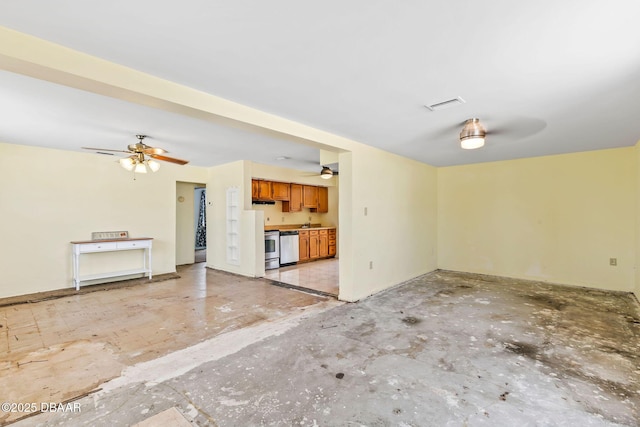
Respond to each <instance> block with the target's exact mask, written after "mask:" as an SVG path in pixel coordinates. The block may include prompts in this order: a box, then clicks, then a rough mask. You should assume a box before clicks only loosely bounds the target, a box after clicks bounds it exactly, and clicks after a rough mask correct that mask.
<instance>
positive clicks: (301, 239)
mask: <svg viewBox="0 0 640 427" xmlns="http://www.w3.org/2000/svg"><path fill="white" fill-rule="evenodd" d="M298 248H299V254H298V255H299V258H300V261H307V260H308V259H309V231H308V230H301V231H300V232H299V233H298Z"/></svg>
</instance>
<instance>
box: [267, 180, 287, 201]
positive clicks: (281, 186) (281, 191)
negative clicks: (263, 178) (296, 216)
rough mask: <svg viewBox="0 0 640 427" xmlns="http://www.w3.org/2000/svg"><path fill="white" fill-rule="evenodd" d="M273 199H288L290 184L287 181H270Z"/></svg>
mask: <svg viewBox="0 0 640 427" xmlns="http://www.w3.org/2000/svg"><path fill="white" fill-rule="evenodd" d="M271 188H272V191H273V200H281V201H283V202H285V201H289V197H290V196H289V193H290V188H291V184H289V183H288V182H272V183H271Z"/></svg>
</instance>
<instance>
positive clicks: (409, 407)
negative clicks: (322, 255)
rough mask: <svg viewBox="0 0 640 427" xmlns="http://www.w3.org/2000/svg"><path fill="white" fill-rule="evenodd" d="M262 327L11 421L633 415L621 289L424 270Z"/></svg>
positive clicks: (635, 326) (632, 312) (629, 421)
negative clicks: (261, 331) (367, 294)
mask: <svg viewBox="0 0 640 427" xmlns="http://www.w3.org/2000/svg"><path fill="white" fill-rule="evenodd" d="M290 292H295V291H290ZM285 323H287V322H285ZM238 334H240V335H238ZM241 334H242V330H239V331H234V332H230V333H229V334H226V335H223V336H220V337H217V338H214V339H213V340H214V341H215V340H226V341H228V342H231V341H234V340H236V339H246V338H247V336H246V334H245V335H244V336H242V335H241ZM266 335H268V336H266ZM266 335H263V336H260V337H254V338H256V339H255V340H254V343H253V344H251V345H248V346H245V347H244V348H242V349H240V350H239V351H237V352H235V353H229V354H226V355H221V354H216V351H215V348H216V346H215V342H214V343H213V344H214V345H212V346H211V347H210V348H209V349H208V350H206V349H205V350H204V356H202V355H201V356H200V357H202V358H201V359H199V360H198V364H197V366H193V363H192V362H193V358H192V357H191V353H190V352H189V351H187V352H185V353H183V354H179V355H178V357H173V358H172V355H167V356H165V357H162V358H159V359H156V360H153V361H149V362H146V365H144V364H143V366H140V369H138V370H134V371H131V372H127V371H125V373H124V375H123V376H122V377H121V378H118V379H116V380H113V382H112V383H108V384H107V386H109V384H112V386H111V387H107V388H106V389H105V390H104V391H102V392H100V393H98V394H95V395H92V396H89V397H86V398H83V399H81V400H79V401H78V403H80V405H81V412H79V413H69V412H68V413H57V414H41V415H38V416H36V417H33V418H30V419H27V420H24V421H22V422H19V423H18V425H21V426H22V425H45V424H52V425H53V424H55V425H58V424H61V425H91V426H118V425H131V424H134V423H136V422H140V421H142V420H144V419H146V418H148V417H151V416H153V415H155V414H158V413H161V412H163V411H166V410H168V409H171V408H174V407H175V408H176V409H177V410H178V411H179V412H180V413H181V414H182V416H183V417H185V419H187V420H188V421H191V422H192V423H193V424H194V425H207V426H257V425H286V426H288V425H304V426H314V425H319V426H360V425H365V426H617V425H624V426H634V425H638V420H639V419H640V412H639V410H640V367H639V364H640V356H639V355H640V310H639V308H638V305H637V302H636V301H635V300H634V299H633V298H632V297H631V296H630V295H627V294H621V293H609V292H603V291H597V290H588V289H582V288H574V287H565V286H555V285H549V284H543V283H534V282H526V281H518V280H512V279H500V278H495V277H488V276H479V275H471V274H461V273H452V272H434V273H430V274H427V275H425V276H422V277H419V278H416V279H414V280H411V281H409V282H407V283H405V284H403V285H401V286H398V287H395V288H393V289H391V290H388V291H386V292H383V293H380V294H378V295H375V296H373V297H371V298H368V299H366V300H364V301H362V302H360V303H357V304H344V305H338V306H335V307H334V308H331V309H329V310H325V311H319V312H317V313H315V314H313V315H310V316H308V317H307V318H305V319H300V320H298V321H296V322H293V323H292V322H288V323H287V324H286V325H283V326H282V327H281V328H280V329H279V330H277V331H271V332H267V333H266ZM243 337H244V338H243ZM221 342H222V341H221ZM202 344H203V345H204V344H205V343H202ZM200 350H202V349H196V350H194V352H197V351H200ZM183 359H189V360H188V361H187V362H191V363H192V365H191V366H193V367H192V368H191V367H189V366H188V367H187V368H184V369H183V367H182V365H183V364H185V363H186V364H187V365H189V364H188V363H187V362H185V360H183Z"/></svg>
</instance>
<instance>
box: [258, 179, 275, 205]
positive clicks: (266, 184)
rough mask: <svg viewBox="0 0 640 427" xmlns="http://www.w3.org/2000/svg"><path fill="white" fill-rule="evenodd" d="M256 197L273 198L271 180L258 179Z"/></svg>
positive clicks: (261, 198) (262, 198)
mask: <svg viewBox="0 0 640 427" xmlns="http://www.w3.org/2000/svg"><path fill="white" fill-rule="evenodd" d="M258 199H260V200H273V190H272V187H271V181H258Z"/></svg>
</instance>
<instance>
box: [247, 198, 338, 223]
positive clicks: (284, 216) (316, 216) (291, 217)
mask: <svg viewBox="0 0 640 427" xmlns="http://www.w3.org/2000/svg"><path fill="white" fill-rule="evenodd" d="M252 207H253V209H254V210H256V211H264V225H282V224H305V223H307V222H311V223H314V224H316V223H317V224H321V223H324V221H323V218H325V216H326V215H327V214H321V213H315V212H309V209H303V211H302V212H291V213H289V212H282V202H276V204H275V205H253V206H252ZM309 218H311V219H309Z"/></svg>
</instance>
